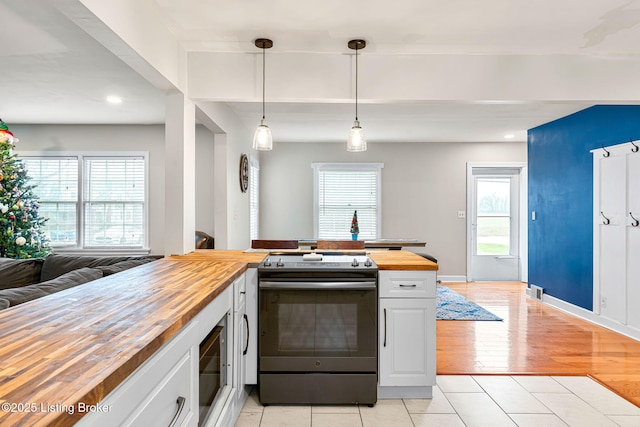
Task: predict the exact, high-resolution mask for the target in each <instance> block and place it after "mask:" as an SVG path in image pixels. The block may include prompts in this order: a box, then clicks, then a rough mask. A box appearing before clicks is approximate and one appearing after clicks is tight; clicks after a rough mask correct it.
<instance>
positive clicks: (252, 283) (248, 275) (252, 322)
mask: <svg viewBox="0 0 640 427" xmlns="http://www.w3.org/2000/svg"><path fill="white" fill-rule="evenodd" d="M245 288H246V292H247V293H246V299H245V307H246V315H247V317H246V322H247V323H246V325H245V326H246V328H247V330H246V332H247V335H248V337H247V343H248V344H247V347H246V354H244V355H243V357H244V359H245V371H244V375H245V378H244V382H245V384H258V269H257V268H249V269H247V271H246V272H245Z"/></svg>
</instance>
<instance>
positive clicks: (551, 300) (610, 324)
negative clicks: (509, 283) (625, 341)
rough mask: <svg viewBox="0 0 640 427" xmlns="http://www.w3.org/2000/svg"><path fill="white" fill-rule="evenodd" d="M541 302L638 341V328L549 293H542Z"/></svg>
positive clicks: (639, 334) (639, 331)
mask: <svg viewBox="0 0 640 427" xmlns="http://www.w3.org/2000/svg"><path fill="white" fill-rule="evenodd" d="M527 296H528V292H527ZM542 303H543V304H545V305H548V306H551V307H554V308H557V309H558V310H560V311H563V312H565V313H568V314H571V315H573V316H576V317H579V318H581V319H583V320H586V321H588V322H591V323H594V324H596V325H598V326H602V327H603V328H607V329H609V330H612V331H614V332H618V333H620V334H622V335H625V336H627V337H629V338H633V339H634V340H636V341H640V330H638V329H635V328H631V327H629V326H626V325H623V324H621V323H618V322H616V321H615V320H610V319H607V318H605V317H602V316H600V315H598V314H596V313H594V312H592V311H589V310H586V309H584V308H582V307H578V306H577V305H573V304H571V303H568V302H566V301H563V300H561V299H559V298H556V297H552V296H551V295H547V294H543V295H542Z"/></svg>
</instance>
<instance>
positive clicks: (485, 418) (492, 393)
mask: <svg viewBox="0 0 640 427" xmlns="http://www.w3.org/2000/svg"><path fill="white" fill-rule="evenodd" d="M437 384H438V385H437V387H435V388H434V391H433V399H390V400H379V401H378V403H377V404H376V405H375V406H374V407H373V408H369V407H368V406H279V405H272V406H267V407H264V406H262V405H260V402H259V401H258V398H257V395H256V393H255V391H254V392H252V393H251V395H250V396H249V399H248V400H247V402H246V404H245V405H244V407H243V408H242V413H241V414H240V418H239V419H238V422H237V423H236V427H272V426H274V427H286V426H291V427H378V426H380V427H390V426H393V427H404V426H407V427H414V426H415V427H422V426H434V427H465V426H466V427H501V426H520V427H540V426H543V427H556V426H558V427H561V426H562V427H567V426H569V427H596V426H598V427H608V426H611V427H640V408H638V407H637V406H635V405H633V404H631V403H629V402H628V401H627V400H625V399H623V398H621V397H620V396H618V395H617V394H615V393H613V392H611V391H609V390H607V389H606V388H604V387H603V386H601V385H600V384H598V383H597V382H595V381H593V380H591V379H590V378H587V377H545V376H468V375H439V376H438V377H437Z"/></svg>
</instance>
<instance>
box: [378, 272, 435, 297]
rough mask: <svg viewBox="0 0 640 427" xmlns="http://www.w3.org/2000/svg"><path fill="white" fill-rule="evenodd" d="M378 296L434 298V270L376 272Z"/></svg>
mask: <svg viewBox="0 0 640 427" xmlns="http://www.w3.org/2000/svg"><path fill="white" fill-rule="evenodd" d="M378 286H379V294H380V298H435V297H436V272H435V271H429V270H415V271H413V270H402V271H395V270H394V271H386V270H385V271H380V272H378Z"/></svg>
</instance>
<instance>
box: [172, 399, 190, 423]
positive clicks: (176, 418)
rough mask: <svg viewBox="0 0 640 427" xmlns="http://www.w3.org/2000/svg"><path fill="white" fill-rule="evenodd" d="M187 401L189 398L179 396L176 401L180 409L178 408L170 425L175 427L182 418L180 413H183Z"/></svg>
mask: <svg viewBox="0 0 640 427" xmlns="http://www.w3.org/2000/svg"><path fill="white" fill-rule="evenodd" d="M186 401H187V399H185V398H184V397H182V396H178V400H177V401H176V403H177V404H178V409H177V410H176V413H175V415H174V416H173V418H172V419H171V423H170V424H169V427H174V426H175V425H176V423H177V422H178V418H180V414H181V413H182V409H183V408H184V403H185V402H186Z"/></svg>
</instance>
